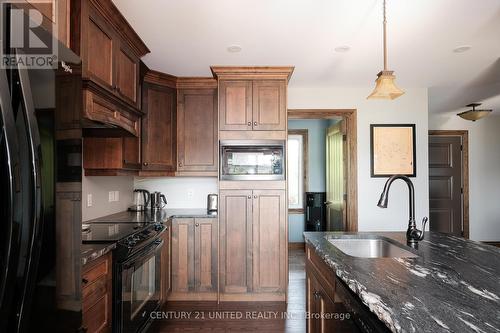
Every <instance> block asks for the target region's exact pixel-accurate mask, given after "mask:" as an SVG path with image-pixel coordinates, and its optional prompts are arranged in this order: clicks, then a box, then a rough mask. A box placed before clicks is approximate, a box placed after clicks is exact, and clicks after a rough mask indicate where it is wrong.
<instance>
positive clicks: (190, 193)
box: [134, 177, 218, 208]
mask: <svg viewBox="0 0 500 333" xmlns="http://www.w3.org/2000/svg"><path fill="white" fill-rule="evenodd" d="M134 188H136V189H137V188H141V189H145V190H148V191H150V192H151V191H160V192H162V193H163V194H165V196H166V197H167V202H168V204H167V208H206V207H207V195H208V194H210V193H218V191H217V178H216V177H211V178H209V177H176V178H173V177H158V178H139V177H136V178H135V180H134Z"/></svg>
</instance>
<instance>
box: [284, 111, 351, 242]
mask: <svg viewBox="0 0 500 333" xmlns="http://www.w3.org/2000/svg"><path fill="white" fill-rule="evenodd" d="M356 128H357V127H356V110H354V109H348V110H339V109H290V110H288V134H289V140H288V155H287V159H288V191H289V210H288V211H289V222H290V228H289V232H290V243H291V244H293V243H295V242H300V240H301V239H302V232H303V231H304V230H315V229H314V227H315V226H316V227H317V230H328V231H357V230H358V223H357V208H356V207H357V146H356V143H357V134H356Z"/></svg>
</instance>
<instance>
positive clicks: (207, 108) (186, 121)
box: [177, 89, 219, 175]
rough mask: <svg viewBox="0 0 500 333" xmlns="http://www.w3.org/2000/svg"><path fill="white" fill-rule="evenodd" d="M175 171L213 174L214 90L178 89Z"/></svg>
mask: <svg viewBox="0 0 500 333" xmlns="http://www.w3.org/2000/svg"><path fill="white" fill-rule="evenodd" d="M177 97H178V101H177V162H178V165H177V171H188V172H193V171H201V172H203V171H213V172H215V175H216V173H217V163H218V161H217V158H218V156H219V154H218V144H217V143H218V142H217V90H216V89H183V90H179V92H178V94H177Z"/></svg>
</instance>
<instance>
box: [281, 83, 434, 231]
mask: <svg viewBox="0 0 500 333" xmlns="http://www.w3.org/2000/svg"><path fill="white" fill-rule="evenodd" d="M372 90H373V86H366V87H352V88H350V87H324V86H322V87H300V86H290V87H289V89H288V107H289V108H291V109H300V108H304V109H311V108H313V109H335V108H339V109H346V108H347V109H357V110H358V114H357V122H358V128H357V130H358V229H359V231H377V230H380V231H402V230H406V226H407V223H408V196H407V189H406V185H404V183H403V182H398V183H394V185H393V187H392V188H391V193H390V199H389V207H388V208H387V209H381V208H378V207H377V201H378V198H379V195H380V192H381V191H382V188H383V186H384V182H385V180H386V179H382V178H371V177H370V124H375V123H414V124H416V132H417V133H416V136H417V144H416V147H417V177H416V178H414V179H413V182H414V185H415V190H416V215H417V221H419V220H421V219H422V217H423V216H427V215H428V213H429V190H428V188H429V180H428V135H427V133H428V98H427V89H426V88H415V89H406V94H405V95H403V96H401V97H400V98H398V99H396V100H393V101H381V100H367V99H366V96H368V94H369V93H370V92H371V91H372ZM309 163H314V161H310V162H309Z"/></svg>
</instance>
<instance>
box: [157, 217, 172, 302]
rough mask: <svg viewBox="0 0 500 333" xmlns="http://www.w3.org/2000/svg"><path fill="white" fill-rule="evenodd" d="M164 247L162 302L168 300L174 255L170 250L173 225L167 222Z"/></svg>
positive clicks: (162, 251)
mask: <svg viewBox="0 0 500 333" xmlns="http://www.w3.org/2000/svg"><path fill="white" fill-rule="evenodd" d="M162 239H163V247H162V250H161V288H160V289H161V297H160V298H161V303H162V304H163V303H165V301H166V300H167V294H168V292H169V291H170V288H171V281H172V280H171V274H170V272H171V270H170V267H171V263H172V256H171V250H170V242H171V239H172V225H171V223H170V222H167V230H165V231H164V232H163V236H162Z"/></svg>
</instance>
